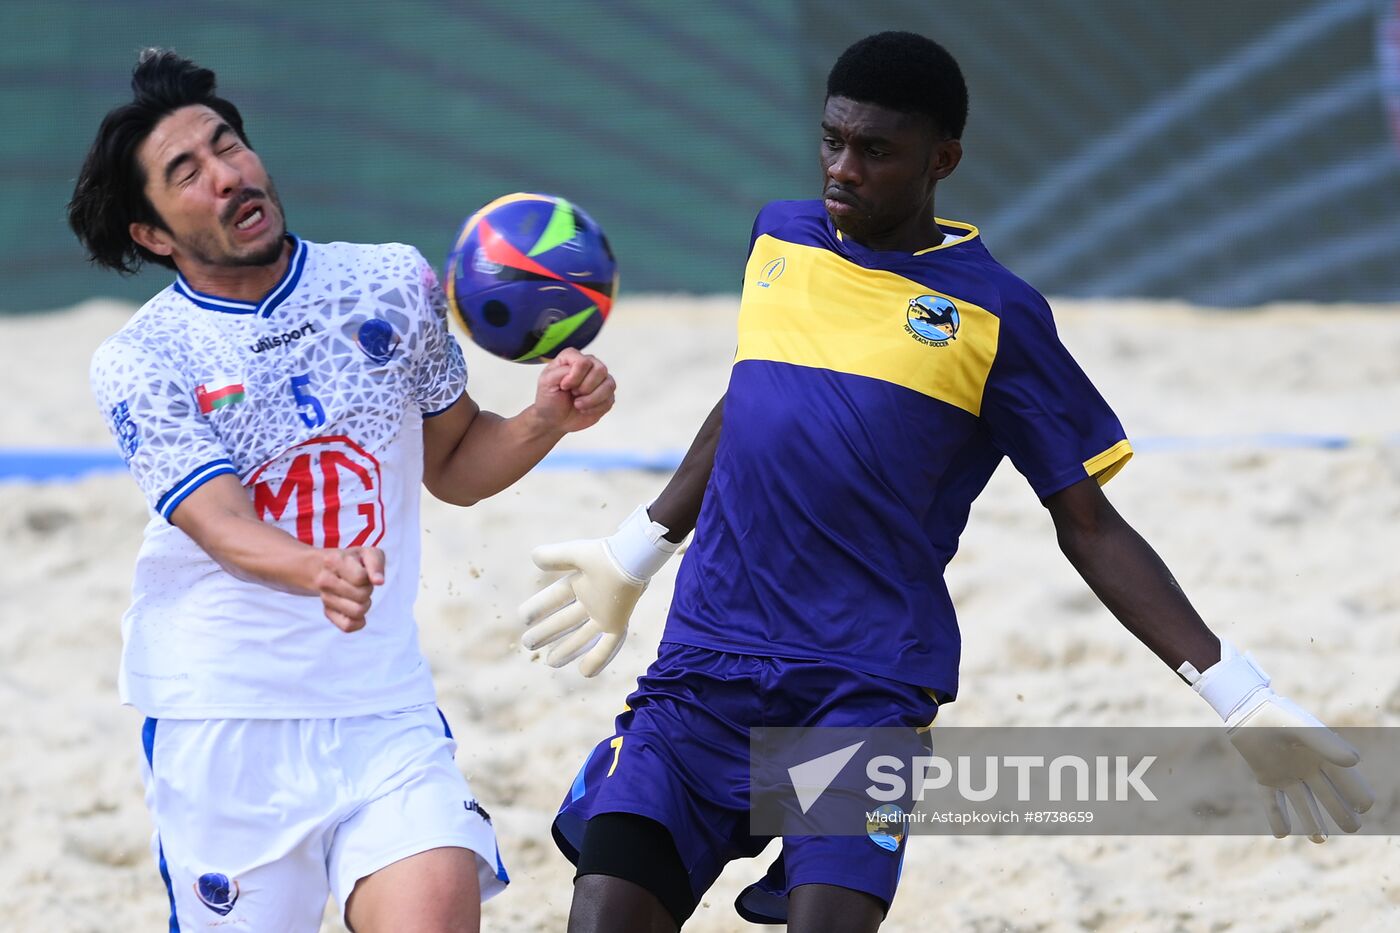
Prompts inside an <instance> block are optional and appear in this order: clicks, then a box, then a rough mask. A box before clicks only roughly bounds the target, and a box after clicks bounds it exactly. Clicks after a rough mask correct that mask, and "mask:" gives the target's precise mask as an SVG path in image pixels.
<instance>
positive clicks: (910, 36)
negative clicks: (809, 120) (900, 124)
mask: <svg viewBox="0 0 1400 933" xmlns="http://www.w3.org/2000/svg"><path fill="white" fill-rule="evenodd" d="M826 96H827V97H848V98H850V99H851V100H857V101H861V102H862V103H867V104H876V105H877V106H880V107H887V108H889V109H890V110H898V111H899V112H900V113H917V114H922V115H923V116H926V117H928V118H929V119H930V120H931V121H932V122H933V126H934V130H935V132H937V133H939V134H941V135H942V136H943V138H945V139H960V138H961V137H962V132H963V127H964V126H965V125H966V124H967V83H966V82H965V81H964V80H963V75H962V69H961V68H959V67H958V63H957V60H956V59H954V58H953V56H952V55H950V54H949V53H948V50H947V49H945V48H943V46H941V45H939V44H938V43H937V42H934V41H933V40H932V39H928V38H925V37H924V36H920V35H917V34H915V33H912V32H881V33H876V34H875V35H873V36H866V37H865V38H864V39H861V40H860V41H858V42H856V43H855V44H854V45H852V46H851V47H850V48H848V49H846V51H844V52H842V53H841V57H840V58H838V59H837V60H836V64H835V65H833V66H832V67H831V74H829V75H828V76H827V79H826Z"/></svg>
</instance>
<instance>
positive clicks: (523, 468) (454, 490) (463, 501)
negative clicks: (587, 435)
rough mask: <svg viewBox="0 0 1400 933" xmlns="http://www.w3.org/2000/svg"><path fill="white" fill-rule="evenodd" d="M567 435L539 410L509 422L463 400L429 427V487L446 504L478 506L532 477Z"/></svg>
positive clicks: (425, 472) (426, 442) (426, 438)
mask: <svg viewBox="0 0 1400 933" xmlns="http://www.w3.org/2000/svg"><path fill="white" fill-rule="evenodd" d="M564 434H565V432H564V431H563V430H560V429H559V428H557V427H554V426H552V425H551V424H550V423H548V422H547V421H545V420H544V419H542V418H540V417H538V415H537V414H536V412H535V410H534V406H531V407H530V408H527V409H525V410H524V411H522V412H521V413H520V414H518V415H516V416H515V417H513V418H503V417H501V416H500V415H498V414H495V413H494V412H489V411H482V410H481V409H480V408H478V407H477V405H476V403H475V402H473V401H472V400H471V399H469V398H463V399H462V400H461V401H459V402H458V403H457V404H456V405H454V406H452V408H451V409H449V410H448V411H446V412H444V413H443V414H441V415H438V416H437V417H434V418H430V419H428V420H427V421H425V422H424V423H423V441H424V443H423V484H424V485H425V486H427V487H428V491H429V492H431V493H432V494H433V495H434V496H436V497H437V498H439V499H441V500H443V501H444V502H450V503H452V504H453V505H463V506H465V505H474V504H476V503H477V502H480V501H481V500H482V499H488V498H490V497H491V496H494V495H495V494H496V493H498V492H500V491H502V490H503V489H506V488H508V487H509V486H511V485H512V484H513V483H515V482H516V480H518V479H520V478H521V477H522V476H524V475H525V474H526V473H528V472H530V470H531V469H533V468H534V466H535V465H536V464H537V463H539V462H540V461H541V460H542V459H544V456H545V454H547V453H549V452H550V450H552V449H553V448H554V445H555V444H557V443H559V440H560V438H562V437H563V436H564Z"/></svg>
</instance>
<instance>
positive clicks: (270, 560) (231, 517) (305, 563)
mask: <svg viewBox="0 0 1400 933" xmlns="http://www.w3.org/2000/svg"><path fill="white" fill-rule="evenodd" d="M171 522H172V523H173V524H174V525H175V527H177V528H179V529H180V530H181V531H183V532H184V533H185V534H187V535H189V536H190V537H191V538H192V539H194V542H195V543H196V544H198V545H199V546H200V547H201V548H203V549H204V552H205V553H206V554H208V555H209V556H210V557H212V558H214V560H215V561H217V562H218V563H219V566H221V567H223V568H224V569H225V570H226V571H228V572H229V573H231V574H233V575H234V576H235V577H237V578H238V579H240V580H247V581H249V582H251V583H259V584H262V585H263V586H267V587H270V588H272V589H275V590H281V591H282V592H284V593H292V594H294V595H297V596H319V597H320V598H321V603H322V607H323V608H324V609H325V613H326V618H327V619H329V620H330V621H331V622H332V623H333V624H334V625H335V626H336V628H339V629H340V630H341V631H344V632H354V631H357V630H359V629H362V628H364V627H365V614H366V613H368V612H369V607H370V601H371V596H372V594H373V592H374V588H375V587H376V586H378V585H380V584H381V583H383V582H384V552H383V551H381V550H380V549H379V548H373V547H355V548H316V547H312V546H311V545H309V544H304V543H302V542H301V541H298V540H297V539H296V538H293V537H292V536H291V535H289V534H287V533H286V532H285V531H283V530H282V529H280V528H278V527H276V526H275V525H269V524H267V523H266V522H264V521H262V520H261V519H260V518H258V516H257V513H256V512H254V511H253V503H252V500H250V499H249V497H248V491H247V490H246V489H245V488H244V487H243V485H242V484H241V483H239V482H238V480H237V479H235V478H234V477H233V475H232V474H225V475H223V476H216V477H214V478H213V479H211V480H209V481H208V482H206V483H205V484H204V485H202V486H200V487H199V488H198V489H196V490H195V491H194V492H192V493H191V494H190V495H189V496H188V497H187V498H186V499H185V500H184V501H183V502H181V503H180V504H179V506H177V507H176V509H175V512H174V513H173V514H172V515H171Z"/></svg>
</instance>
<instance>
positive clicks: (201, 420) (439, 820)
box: [69, 50, 615, 933]
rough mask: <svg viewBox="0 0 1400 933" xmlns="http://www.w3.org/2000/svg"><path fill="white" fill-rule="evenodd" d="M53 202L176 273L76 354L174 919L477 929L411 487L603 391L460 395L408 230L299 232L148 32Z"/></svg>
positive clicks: (559, 370) (543, 380) (547, 387)
mask: <svg viewBox="0 0 1400 933" xmlns="http://www.w3.org/2000/svg"><path fill="white" fill-rule="evenodd" d="M132 91H133V99H132V101H131V102H130V103H128V104H125V105H123V106H120V107H117V108H116V109H114V110H113V111H111V112H110V113H109V114H108V115H107V117H106V118H105V119H104V120H103V121H102V125H101V128H100V129H99V130H98V134H97V139H96V141H95V142H94V143H93V145H92V149H91V151H90V152H89V153H88V156H87V160H86V162H85V163H84V165H83V168H82V172H81V174H80V176H79V179H78V182H77V186H76V188H75V190H74V193H73V199H72V202H71V203H70V205H69V220H70V223H71V224H72V227H73V229H74V231H75V232H76V233H77V235H78V237H79V239H80V240H82V242H83V244H84V245H85V246H86V247H87V248H88V251H89V254H90V256H91V259H92V261H93V262H95V263H97V264H99V265H102V266H106V267H108V268H112V269H116V270H118V271H122V272H133V271H135V270H136V269H138V268H139V267H140V266H141V265H142V264H143V263H147V262H153V263H156V264H159V265H164V266H167V267H169V268H171V269H174V270H176V273H177V274H176V276H175V281H174V282H173V283H172V284H171V285H170V286H169V287H167V288H165V289H164V290H162V291H161V292H160V293H159V294H157V295H156V296H155V297H154V298H152V299H151V300H150V301H149V302H147V303H146V305H145V306H144V307H142V308H141V310H140V311H138V312H137V313H136V315H135V316H134V317H133V318H132V319H131V321H129V322H128V323H127V324H126V325H125V326H124V327H122V328H121V330H119V331H118V332H117V333H116V334H114V335H113V336H111V337H110V338H108V340H107V341H106V342H105V343H103V345H102V346H101V347H100V348H99V349H98V351H97V353H96V354H95V356H94V357H93V363H92V384H93V389H94V392H95V393H96V395H97V398H98V401H99V404H100V406H101V410H102V413H103V415H104V416H106V417H107V419H108V421H109V424H110V426H111V429H112V432H113V434H114V435H115V437H116V438H117V442H118V444H119V446H120V447H121V451H122V455H123V456H124V457H125V459H126V462H127V464H128V466H129V467H130V469H131V473H132V475H133V477H134V478H135V479H136V482H137V484H138V485H139V486H140V487H141V489H142V491H143V492H144V493H145V495H146V498H147V501H148V502H149V504H150V507H151V520H150V522H149V523H148V525H147V526H146V531H145V538H144V542H143V544H142V547H141V552H140V556H139V557H138V558H137V565H136V578H135V582H134V584H133V587H132V589H133V596H134V599H133V602H132V605H131V608H130V609H129V610H128V611H127V613H126V615H125V617H124V618H123V620H122V634H123V653H122V666H121V678H120V686H121V694H122V699H123V701H124V702H127V703H129V704H131V705H133V706H135V707H137V708H138V709H139V710H141V711H142V712H143V713H144V714H146V716H147V717H148V718H147V719H146V723H145V727H144V729H143V731H142V739H143V745H144V752H145V760H146V765H147V766H146V768H145V770H144V778H145V785H146V801H147V805H148V807H149V808H150V811H151V814H152V817H153V818H154V821H155V824H156V835H155V838H154V839H153V845H152V848H153V854H154V855H155V856H156V858H157V859H158V863H159V867H160V872H161V876H162V878H163V879H164V881H165V884H166V887H167V891H168V894H169V899H170V910H171V919H170V929H171V930H177V929H180V930H196V929H199V930H203V929H205V928H206V927H209V926H214V925H224V924H232V925H237V926H239V927H240V928H243V929H249V930H284V931H311V930H316V929H318V928H319V926H320V921H321V915H322V913H323V911H324V909H325V904H326V898H327V895H328V894H333V895H334V896H335V898H336V899H337V901H338V903H339V904H340V907H341V909H342V911H343V914H344V917H345V920H346V923H347V924H348V925H350V926H351V927H352V928H353V929H355V930H356V931H357V933H366V931H381V933H385V931H393V933H401V931H421V933H447V931H454V933H455V931H475V930H477V929H478V928H479V925H480V902H481V900H482V899H484V898H486V897H490V896H492V895H493V894H495V893H497V892H499V891H500V890H502V889H503V888H504V886H505V884H506V882H507V880H508V879H507V876H506V872H505V868H504V867H503V865H502V864H501V860H500V857H499V855H498V853H497V849H496V840H495V832H494V830H493V828H492V826H491V821H490V818H489V817H488V816H487V811H486V809H485V808H484V807H482V806H481V805H480V804H479V803H478V801H477V800H476V798H475V797H474V796H473V794H472V792H471V789H470V788H469V787H468V786H467V783H466V781H465V779H464V778H463V776H462V774H461V772H460V771H459V770H458V769H457V767H456V765H455V764H454V763H453V753H454V751H455V749H456V744H455V742H454V740H453V738H452V733H451V730H450V729H449V728H448V726H447V720H446V717H444V716H443V714H442V713H441V712H439V711H438V709H437V708H436V706H435V705H434V690H433V684H432V678H431V674H430V672H429V669H428V666H427V664H426V662H425V661H424V659H423V656H422V653H421V652H420V650H419V647H418V640H417V629H416V626H415V624H414V621H413V602H414V597H415V595H416V593H417V590H418V563H419V547H420V542H419V535H420V530H419V517H418V509H419V496H420V488H419V487H420V485H423V486H426V487H427V488H428V490H429V491H430V492H432V493H433V495H435V496H437V497H438V498H440V499H443V500H445V501H448V502H452V503H455V504H458V505H470V504H472V503H473V502H476V501H478V500H480V499H483V498H486V497H487V496H491V495H494V494H495V493H497V492H499V491H501V490H502V489H504V488H506V487H507V486H509V485H510V484H512V483H513V482H515V481H516V480H517V479H519V478H520V477H521V476H522V475H523V474H524V473H526V472H527V471H528V470H529V469H530V468H531V467H532V466H533V465H534V464H535V463H537V462H538V461H539V460H540V458H542V457H543V456H544V455H545V453H547V452H548V451H549V449H550V448H551V447H553V446H554V444H555V443H557V442H558V441H559V439H560V438H562V437H563V436H564V434H566V433H568V432H570V431H577V430H581V429H583V428H586V427H588V426H590V425H592V424H594V423H595V422H596V421H597V420H598V419H599V418H601V417H602V416H603V415H604V414H605V413H606V412H607V411H608V409H609V408H610V407H611V406H612V402H613V395H614V391H615V386H614V383H613V379H612V377H611V376H609V375H608V372H607V369H606V367H604V366H603V364H602V363H601V362H599V361H598V360H597V359H595V358H593V357H590V356H584V355H583V354H580V353H578V352H577V351H575V350H568V351H565V352H563V353H561V354H560V355H559V356H558V357H556V358H555V359H554V360H553V361H552V362H550V363H549V364H548V365H546V366H545V367H544V368H543V371H542V372H541V374H540V378H539V384H538V388H537V391H536V397H535V401H534V403H533V404H532V405H530V406H529V407H527V408H526V409H525V410H524V411H522V412H521V413H520V414H519V415H517V416H516V417H514V418H509V419H503V418H500V417H498V416H496V415H493V414H491V413H489V412H484V411H481V410H480V409H479V408H478V407H477V405H476V403H475V402H474V401H472V399H471V397H470V396H469V395H468V394H467V392H466V366H465V363H464V361H463V358H462V353H461V349H460V348H459V347H458V346H457V343H456V341H455V340H454V339H453V337H452V336H451V334H449V333H448V330H447V321H446V316H445V307H446V303H445V299H444V297H443V292H442V289H441V288H440V287H439V286H438V282H437V278H436V276H435V275H434V273H433V270H432V268H431V267H430V266H429V265H428V263H427V262H426V261H425V260H424V259H423V257H422V256H421V255H420V254H419V253H418V251H417V250H415V249H413V248H412V247H410V246H404V245H401V244H396V243H389V244H381V245H372V246H371V245H360V244H351V243H329V244H321V243H310V242H307V241H305V240H301V239H299V238H297V237H295V236H293V235H291V234H289V233H288V232H287V229H286V224H285V221H284V215H283V209H282V203H281V201H280V200H279V198H278V196H277V191H276V189H275V187H274V186H273V184H272V179H271V178H270V177H269V176H268V174H267V172H266V170H265V169H264V168H263V165H262V162H261V160H260V159H259V158H258V156H257V154H256V153H255V152H254V151H253V149H252V148H251V146H250V145H249V142H248V136H247V134H246V133H245V131H244V128H243V120H242V117H241V115H240V114H239V113H238V110H237V108H236V107H234V106H233V105H232V104H231V103H229V102H228V101H226V100H224V99H223V98H220V97H218V96H217V95H216V94H215V79H214V74H213V72H211V71H209V70H208V69H205V68H201V67H199V66H198V65H195V64H194V63H193V62H190V61H188V60H186V59H183V58H181V57H179V56H177V55H175V54H173V53H171V52H165V51H158V50H150V51H148V52H146V53H144V54H143V55H142V56H141V59H140V62H139V63H138V64H137V66H136V69H135V71H134V72H133V76H132Z"/></svg>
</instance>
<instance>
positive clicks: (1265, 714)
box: [1177, 638, 1376, 842]
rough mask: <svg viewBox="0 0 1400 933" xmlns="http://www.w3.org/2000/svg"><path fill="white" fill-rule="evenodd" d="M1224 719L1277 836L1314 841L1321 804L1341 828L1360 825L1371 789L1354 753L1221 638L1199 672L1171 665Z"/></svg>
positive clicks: (1318, 837) (1321, 833)
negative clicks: (1214, 656)
mask: <svg viewBox="0 0 1400 933" xmlns="http://www.w3.org/2000/svg"><path fill="white" fill-rule="evenodd" d="M1177 673H1178V674H1181V675H1182V676H1183V677H1185V678H1186V680H1187V682H1188V683H1190V684H1191V689H1193V690H1195V691H1196V692H1197V693H1199V694H1200V695H1201V697H1202V698H1203V699H1204V700H1205V701H1206V702H1207V703H1209V704H1210V705H1211V708H1212V709H1214V710H1215V711H1216V713H1218V714H1219V715H1220V718H1221V719H1223V720H1224V721H1225V729H1226V731H1227V733H1228V734H1229V736H1230V743H1231V744H1232V745H1234V746H1235V749H1236V750H1237V751H1238V752H1239V753H1240V754H1241V755H1242V756H1243V757H1244V760H1245V762H1246V763H1247V764H1248V765H1249V767H1250V770H1252V771H1253V772H1254V778H1255V780H1257V781H1258V782H1259V790H1260V793H1261V794H1262V795H1263V798H1264V807H1265V810H1266V812H1267V813H1268V815H1269V826H1270V827H1271V828H1272V829H1273V831H1274V835H1275V836H1276V837H1278V838H1280V839H1282V838H1283V837H1284V836H1287V835H1288V833H1289V831H1290V830H1291V828H1292V824H1291V822H1290V820H1289V816H1288V805H1290V804H1291V805H1292V807H1293V812H1294V814H1296V815H1297V818H1298V830H1299V831H1300V832H1302V833H1305V834H1307V836H1308V838H1309V839H1311V840H1312V841H1313V842H1323V841H1324V840H1326V838H1327V832H1326V830H1325V829H1324V824H1323V821H1322V813H1321V812H1320V811H1319V809H1318V804H1319V803H1321V804H1322V809H1325V810H1326V811H1327V813H1328V814H1329V815H1330V816H1331V817H1332V820H1333V821H1334V822H1335V823H1336V824H1337V826H1338V827H1339V828H1340V829H1341V830H1342V831H1343V832H1348V833H1354V832H1356V831H1357V830H1358V829H1360V828H1361V819H1360V817H1359V814H1362V813H1365V812H1366V811H1367V810H1369V809H1371V804H1373V803H1375V800H1376V797H1375V794H1373V793H1372V792H1371V788H1370V787H1368V786H1367V784H1366V780H1365V779H1364V778H1363V777H1362V776H1361V772H1360V770H1359V769H1358V768H1357V767H1356V765H1357V763H1358V762H1359V761H1360V760H1361V755H1360V753H1359V752H1357V750H1356V749H1355V748H1353V747H1352V746H1351V744H1350V743H1349V742H1347V741H1346V740H1345V739H1343V738H1342V737H1341V736H1339V735H1337V733H1335V732H1333V731H1332V730H1331V729H1329V728H1327V727H1326V726H1325V725H1323V724H1322V723H1321V722H1319V721H1318V720H1317V718H1316V717H1314V716H1313V715H1312V714H1311V713H1309V712H1307V711H1306V710H1304V709H1303V708H1302V707H1300V706H1298V705H1297V704H1296V703H1293V702H1292V701H1290V700H1287V699H1285V698H1283V697H1281V696H1279V695H1278V694H1277V693H1274V691H1273V689H1272V688H1270V686H1269V675H1268V674H1266V673H1264V671H1263V670H1262V669H1261V668H1260V667H1259V665H1258V664H1256V663H1255V661H1254V658H1253V657H1252V656H1251V655H1248V654H1240V653H1239V652H1238V651H1236V650H1235V647H1234V645H1231V644H1230V643H1229V642H1227V641H1226V640H1225V639H1223V638H1222V639H1220V660H1219V661H1217V662H1216V663H1215V664H1212V665H1211V666H1210V667H1208V668H1206V671H1205V673H1200V672H1199V671H1197V670H1196V668H1195V667H1194V666H1192V664H1191V662H1189V661H1188V662H1186V663H1184V664H1182V665H1181V667H1179V668H1178V669H1177Z"/></svg>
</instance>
